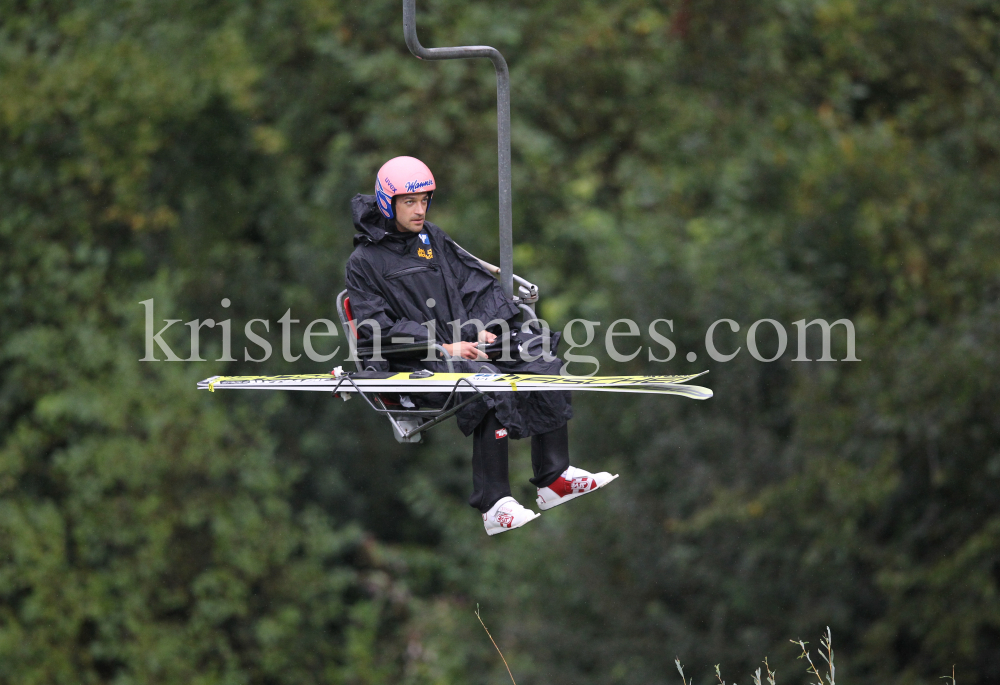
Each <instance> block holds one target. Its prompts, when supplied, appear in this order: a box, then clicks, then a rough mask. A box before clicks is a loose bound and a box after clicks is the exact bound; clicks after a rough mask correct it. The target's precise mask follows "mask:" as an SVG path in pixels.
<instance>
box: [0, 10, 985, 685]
mask: <svg viewBox="0 0 1000 685" xmlns="http://www.w3.org/2000/svg"><path fill="white" fill-rule="evenodd" d="M418 14H419V25H420V33H421V38H422V41H423V43H424V44H425V45H428V46H436V45H452V44H469V43H475V44H488V45H494V46H496V47H498V48H499V49H500V50H501V51H502V52H503V53H504V54H505V56H506V57H507V59H508V61H509V63H510V65H511V77H512V83H513V89H514V91H513V96H512V100H513V111H512V114H513V137H514V146H513V147H514V149H513V152H514V160H515V171H514V180H515V192H514V201H515V204H514V210H515V233H516V235H515V241H516V244H517V252H516V256H515V262H516V266H517V270H518V272H519V273H522V274H524V275H526V276H528V277H529V278H531V279H532V280H534V281H536V282H538V283H539V284H540V285H541V287H542V292H543V300H542V305H541V313H542V314H543V316H544V317H546V318H547V319H548V320H549V321H550V323H552V325H553V326H555V327H561V326H562V325H563V324H564V323H565V322H566V321H568V320H569V319H571V318H574V317H587V318H589V319H593V320H599V321H602V322H604V324H605V327H606V326H607V324H608V323H610V322H611V321H613V320H614V319H617V318H626V317H627V318H633V319H636V320H637V321H639V322H641V323H645V322H648V321H650V320H652V319H654V318H667V319H671V320H673V322H674V334H673V335H672V336H671V338H672V339H673V340H674V341H675V343H676V344H677V349H678V354H677V356H676V357H675V358H674V359H672V360H671V361H670V362H669V363H668V364H661V363H656V362H653V361H651V360H649V359H647V357H646V355H645V353H643V354H642V355H640V356H639V357H637V358H636V359H635V360H634V361H633V362H630V363H628V364H615V363H613V362H611V361H609V360H607V359H603V360H602V361H603V366H602V370H603V371H604V372H621V373H627V372H646V371H655V372H687V371H691V370H702V369H704V368H708V369H710V370H711V371H712V373H711V374H710V376H709V378H710V379H711V380H710V381H708V382H707V383H706V384H707V385H710V386H711V387H713V388H714V389H715V391H716V397H715V399H713V400H712V401H711V402H708V403H697V404H696V403H692V402H683V401H680V400H671V399H661V400H657V399H655V398H645V397H640V398H630V399H627V400H624V401H622V400H621V399H620V398H617V397H616V401H614V402H609V401H607V398H605V397H579V398H578V399H577V401H576V415H577V417H578V419H577V420H576V421H574V422H573V423H571V432H572V441H573V445H574V457H573V459H574V463H577V464H579V465H580V466H583V467H585V468H590V469H592V470H597V469H607V470H612V471H617V472H620V473H621V474H622V478H621V479H620V480H619V481H618V482H616V483H615V485H614V487H612V488H609V489H608V491H607V492H606V493H604V494H602V495H601V496H600V497H595V498H593V501H591V499H590V498H587V499H586V500H582V501H581V502H580V503H579V504H574V505H573V506H571V507H565V508H560V509H557V510H554V511H553V512H551V513H549V514H547V515H546V516H545V517H543V518H542V519H540V521H539V522H538V523H535V524H533V525H532V526H530V527H528V528H526V529H525V530H523V531H518V532H517V533H515V534H511V535H509V536H508V535H505V536H502V537H500V538H497V539H487V538H486V536H485V535H483V533H482V529H481V522H480V521H479V517H478V516H476V515H475V513H474V512H472V511H471V510H470V509H469V508H468V507H467V505H466V504H465V503H464V500H465V497H466V495H467V490H468V488H469V463H468V454H469V452H470V446H469V444H468V441H466V440H465V439H463V438H462V437H461V435H460V434H459V433H458V431H457V429H455V427H454V426H447V427H441V428H437V429H435V431H434V432H433V433H432V434H431V435H430V436H429V439H428V441H427V442H426V443H425V444H424V445H422V446H419V447H413V446H401V445H397V444H396V443H395V442H394V441H393V440H392V438H391V434H390V432H389V429H388V426H387V425H385V423H384V422H383V421H379V420H376V418H377V417H373V416H372V415H371V414H370V413H369V412H367V411H365V408H364V407H360V406H357V405H358V404H360V403H350V404H342V403H340V402H336V403H335V402H332V401H330V399H329V398H318V397H297V396H291V395H290V394H289V395H282V396H278V395H276V396H272V397H263V396H249V397H248V396H235V397H234V396H232V395H227V394H226V393H222V394H217V395H208V394H207V393H198V392H196V391H195V390H194V383H195V381H196V380H198V379H200V378H204V377H207V376H209V375H213V374H218V373H230V374H236V373H288V372H325V371H328V370H329V367H330V366H331V365H332V364H333V362H331V363H328V364H316V363H313V362H310V361H309V360H308V359H307V358H306V357H304V356H303V357H301V358H300V359H298V361H297V362H295V363H287V362H285V361H283V359H282V356H281V352H280V339H279V337H278V323H277V321H278V319H279V318H281V316H282V315H283V314H284V313H285V312H286V311H287V310H289V309H290V310H291V312H292V316H293V317H294V318H296V319H299V320H301V321H310V320H312V319H316V318H336V317H335V316H334V311H333V297H334V296H335V294H336V293H337V292H338V291H339V290H340V289H341V288H342V284H343V264H344V262H345V260H346V257H347V255H348V254H349V253H350V250H351V236H352V233H353V231H352V227H351V222H350V216H349V210H348V201H349V198H350V197H351V196H352V195H354V194H355V193H356V192H370V186H371V184H372V175H373V173H374V171H375V170H376V169H377V168H378V166H379V164H381V163H382V162H383V161H384V160H385V159H387V158H389V157H391V156H395V155H398V154H410V155H414V156H417V157H420V158H422V159H424V160H425V161H426V162H427V163H428V164H429V165H430V167H431V168H432V169H433V170H434V171H435V174H436V176H437V178H438V183H439V186H440V188H441V190H440V191H439V192H438V193H437V196H436V198H435V204H434V212H433V216H432V217H431V218H432V220H433V221H435V223H438V224H439V225H441V226H442V227H444V228H445V229H446V230H448V231H449V232H450V233H451V234H452V235H453V236H455V237H456V239H457V240H458V241H459V242H460V243H462V244H463V245H465V246H466V247H468V248H469V249H471V250H472V251H474V252H476V253H477V254H479V255H480V256H482V257H483V258H485V259H495V258H496V250H497V248H496V238H495V236H496V180H495V179H496V177H495V168H496V157H495V154H496V153H495V150H496V148H495V109H494V107H495V100H494V98H495V94H494V92H495V91H494V81H493V73H492V68H491V67H490V66H489V65H488V64H485V63H483V64H480V63H478V62H446V63H425V62H420V61H418V60H415V59H413V58H412V57H411V56H410V55H409V54H408V53H407V51H406V48H405V46H404V44H403V41H402V35H401V34H402V30H401V12H400V7H399V5H398V3H397V2H385V1H382V0H375V1H373V2H368V3H342V2H326V1H323V0H283V1H281V2H278V1H275V0H257V1H256V2H247V1H246V0H225V1H222V2H215V3H211V4H207V5H206V4H205V3H197V2H190V1H187V0H161V1H156V2H153V1H149V2H122V1H120V0H91V1H90V2H86V3H83V2H61V1H58V0H56V1H53V2H42V1H37V2H36V1H28V2H24V1H20V0H18V1H11V0H6V1H3V2H0V279H2V280H0V283H2V285H0V374H2V376H0V378H2V384H0V683H17V684H19V685H20V684H22V683H103V682H109V683H111V682H113V683H185V684H189V683H261V684H263V683H282V684H284V683H328V682H329V683H383V682H393V683H395V682H406V683H451V682H455V683H486V682H500V681H499V680H497V678H501V677H506V673H505V672H504V671H503V670H502V669H503V667H502V664H500V663H498V662H497V661H496V659H495V655H494V654H492V653H491V651H490V650H491V649H492V647H491V645H489V644H488V642H487V641H486V640H485V636H482V635H480V634H479V633H478V631H479V626H478V623H477V622H476V620H475V617H474V616H473V613H472V611H473V608H474V606H475V603H476V602H477V601H478V602H479V603H480V604H481V605H482V607H483V613H484V616H485V618H486V620H487V622H488V624H489V625H491V628H492V630H493V632H494V635H496V636H497V638H498V641H499V643H500V645H501V646H502V647H503V648H504V650H505V654H506V655H507V657H508V660H509V661H510V662H511V665H512V668H513V669H514V672H515V675H516V676H517V677H518V678H519V682H520V683H522V685H524V684H529V685H530V684H531V683H581V684H587V683H595V684H596V683H666V682H671V683H673V682H676V680H675V679H676V678H677V677H678V676H677V675H676V673H675V672H674V669H673V664H672V660H673V657H674V656H675V655H676V654H680V655H681V656H682V657H683V659H684V661H685V664H686V665H687V668H688V672H689V673H694V675H695V679H696V680H698V681H699V682H700V681H703V680H704V678H707V677H710V672H711V671H710V669H711V666H712V665H713V664H715V663H720V662H721V664H722V666H723V672H724V673H725V674H728V675H729V676H730V677H737V678H744V679H745V678H746V675H747V674H748V672H749V671H750V670H752V669H753V668H755V667H756V666H755V664H756V662H757V661H758V660H759V659H760V658H762V657H763V656H765V655H767V656H768V657H769V658H770V662H771V664H772V666H775V667H776V669H777V671H778V673H779V676H780V677H781V678H782V679H784V678H794V677H795V674H796V673H798V672H799V669H800V668H801V662H797V663H796V662H795V661H794V657H795V656H796V654H797V651H796V649H795V648H794V647H793V646H791V645H789V644H788V642H787V640H788V639H789V638H797V637H803V638H806V639H808V638H809V637H810V636H818V634H819V632H820V631H821V629H822V628H823V627H824V626H826V625H830V626H831V627H832V629H833V633H834V639H835V643H836V645H837V646H839V647H840V655H841V659H842V661H841V662H840V663H839V664H838V665H839V667H840V671H841V676H842V678H846V679H847V680H850V681H852V682H858V683H876V682H878V683H884V682H894V683H931V682H937V677H938V676H941V675H943V674H945V673H946V672H948V669H949V667H950V665H951V664H956V665H957V666H956V668H957V673H958V677H959V680H961V681H963V682H975V683H979V684H982V685H988V684H993V683H1000V606H998V601H1000V600H998V586H1000V494H998V485H1000V447H998V445H1000V419H998V417H997V411H996V408H997V407H998V406H1000V397H998V390H997V387H998V383H997V381H998V380H1000V359H998V352H997V350H998V349H1000V306H998V296H1000V168H998V165H1000V155H998V152H1000V106H998V104H1000V91H998V85H1000V73H998V69H1000V10H998V8H997V6H996V4H995V3H990V2H983V1H981V0H958V1H953V2H947V3H946V2H917V1H916V0H875V1H873V2H865V3H862V2H858V1H856V0H810V1H805V0H804V1H801V2H791V1H786V0H763V1H762V2H758V3H755V4H753V5H747V4H737V3H724V2H718V1H717V0H669V1H666V2H639V1H638V0H616V1H614V2H602V3H597V2H589V1H588V2H582V3H581V2H577V3H570V2H566V1H564V0H544V1H543V2H532V3H528V2H512V3H511V2H508V3H501V4H495V3H494V4H492V5H491V4H489V3H482V2H461V3H460V2H456V1H455V0H434V1H430V2H424V3H421V4H420V6H419V7H418ZM150 298H153V299H154V300H155V313H156V330H159V328H161V327H162V325H163V320H164V319H179V320H181V321H189V320H191V319H195V318H198V319H201V320H204V319H207V318H213V319H215V320H216V321H220V320H223V319H230V320H231V321H232V327H233V341H234V346H233V347H234V356H235V357H236V358H237V359H238V360H239V361H236V362H224V361H211V360H215V359H219V358H220V357H223V356H224V355H223V354H222V349H221V346H220V343H219V340H220V338H219V336H218V330H217V329H215V330H212V329H203V330H202V336H201V337H202V345H201V351H202V353H201V356H202V358H204V359H206V360H209V361H204V362H194V361H192V362H190V363H167V362H159V363H152V362H145V363H142V362H139V361H138V360H139V359H140V357H141V356H142V354H143V348H144V340H143V332H144V328H143V327H144V323H145V319H144V308H143V306H142V305H140V304H139V303H140V302H142V301H145V300H148V299H150ZM224 298H226V299H228V300H230V301H231V306H229V307H226V306H224V304H223V302H222V301H223V299H224ZM841 317H846V318H849V319H851V320H852V321H853V322H854V324H855V325H856V327H857V330H858V349H857V356H858V357H860V359H861V360H862V361H861V362H858V363H845V362H815V361H814V362H810V363H805V362H794V361H792V358H793V356H794V355H795V353H796V350H795V349H794V348H795V345H794V329H793V328H792V327H791V322H792V321H796V320H799V319H803V318H805V319H807V320H811V319H813V318H825V319H827V320H828V321H832V320H834V319H838V318H841ZM253 318H263V319H267V320H269V321H270V322H271V328H270V331H269V335H268V336H267V337H268V338H269V339H270V341H271V343H272V345H273V346H274V350H275V353H274V355H273V356H272V357H271V358H270V360H269V361H267V362H265V363H262V364H255V363H252V362H247V361H244V360H243V355H242V349H243V345H244V338H243V336H242V333H241V331H242V326H243V324H244V323H245V322H246V321H248V320H250V319H253ZM720 318H731V319H734V320H736V321H738V322H739V323H740V325H741V327H742V328H741V331H740V333H739V334H735V335H729V334H728V333H723V334H722V335H720V337H719V339H720V341H721V340H725V341H726V342H725V344H726V345H727V346H728V345H730V344H731V347H730V349H736V347H738V346H741V345H742V346H743V347H744V348H745V346H746V345H745V340H744V339H743V337H742V336H743V335H744V334H745V332H746V329H747V328H748V326H749V325H750V324H751V323H752V322H753V321H756V320H758V319H761V318H771V319H775V320H777V321H780V322H782V323H783V324H784V325H785V327H786V328H788V329H789V331H790V333H792V335H793V340H792V341H791V342H792V345H791V346H790V349H789V350H788V351H786V352H785V354H784V355H783V356H782V357H781V358H780V359H778V360H777V361H774V362H772V363H761V362H758V361H756V360H754V359H753V358H751V357H750V356H749V354H748V352H747V350H746V349H743V351H742V352H741V354H740V355H739V356H737V357H736V359H735V360H734V361H733V362H730V363H726V364H716V363H714V362H711V361H710V360H709V358H708V356H707V354H706V352H705V350H704V343H703V336H704V332H705V330H706V329H707V328H708V326H709V325H710V324H711V323H712V322H713V321H716V320H717V319H720ZM259 330H260V329H259V328H258V331H259ZM296 330H298V331H301V327H300V328H298V329H296ZM603 330H604V329H603V328H602V329H601V331H603ZM188 335H189V331H188V329H187V328H185V327H183V324H181V323H178V324H175V325H174V326H173V327H172V328H171V329H169V330H168V331H167V333H165V334H164V339H165V340H167V341H168V342H169V343H170V344H171V345H172V346H173V349H174V350H176V351H177V352H178V354H179V355H180V356H181V357H185V356H186V354H187V353H188V350H189V349H190V346H189V343H188ZM602 338H603V336H600V335H599V340H600V339H602ZM293 340H294V344H293V346H292V350H290V352H291V353H292V354H293V355H294V354H301V353H302V350H301V349H300V345H299V342H300V340H301V338H300V337H299V336H293ZM835 340H836V336H835ZM813 342H818V341H813ZM775 344H776V343H775V341H774V340H767V339H766V336H764V335H762V336H761V347H762V352H763V353H764V354H766V355H768V356H770V355H772V354H773V351H774V350H775ZM600 346H601V345H600V344H599V343H598V344H595V345H594V353H595V354H600V351H599V350H598V349H597V348H598V347H600ZM251 349H253V348H252V347H251ZM331 349H332V346H331ZM810 349H811V357H812V358H813V359H815V358H816V357H818V356H819V346H818V345H816V346H815V349H813V348H810ZM689 351H693V352H695V353H696V354H697V355H698V360H697V361H695V362H687V361H686V360H685V359H686V358H685V355H686V353H687V352H689ZM662 353H663V352H660V351H658V352H657V354H662ZM158 354H159V355H160V356H161V358H162V356H163V355H162V353H158ZM253 354H258V352H253ZM834 356H835V357H836V358H838V359H842V358H843V357H844V356H845V350H844V349H843V346H842V345H841V346H840V349H835V351H834ZM303 394H309V393H303ZM233 395H238V394H237V393H234V394H233ZM253 395H257V394H256V393H254V394H253ZM526 447H527V445H522V444H517V446H516V448H515V450H514V455H513V463H512V466H513V472H514V475H515V478H516V479H517V481H518V485H517V488H518V490H517V493H516V494H518V496H519V497H520V498H521V499H522V501H530V499H531V498H532V497H533V494H532V493H531V492H530V490H529V488H528V487H526V486H525V479H526V476H527V474H528V472H529V467H528V460H527V451H526ZM737 674H739V675H737Z"/></svg>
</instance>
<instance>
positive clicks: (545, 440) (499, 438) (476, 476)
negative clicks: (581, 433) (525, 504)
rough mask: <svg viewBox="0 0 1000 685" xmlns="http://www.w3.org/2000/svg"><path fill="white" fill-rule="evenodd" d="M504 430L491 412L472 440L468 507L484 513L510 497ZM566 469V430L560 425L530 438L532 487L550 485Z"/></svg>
mask: <svg viewBox="0 0 1000 685" xmlns="http://www.w3.org/2000/svg"><path fill="white" fill-rule="evenodd" d="M509 440H510V438H509V437H507V429H506V428H505V427H504V426H503V424H501V423H500V421H499V419H497V414H496V411H495V410H493V409H491V410H490V411H489V412H487V414H486V416H484V417H483V420H482V421H480V422H479V424H478V425H477V426H476V429H475V431H474V432H473V437H472V496H471V497H469V504H470V505H472V506H473V507H475V508H476V509H478V510H479V511H481V512H482V513H484V514H485V513H486V512H487V511H489V510H490V508H491V507H492V506H493V505H494V504H496V503H497V501H498V500H500V499H502V498H504V497H509V496H510V477H509V475H508V469H507V449H508V441H509ZM568 466H569V431H568V429H567V427H566V424H565V423H564V424H563V425H562V426H560V427H559V428H556V429H555V430H553V431H549V432H548V433H541V434H539V435H533V436H531V469H532V471H534V474H535V476H534V478H531V479H530V480H531V483H532V485H534V486H535V487H536V488H544V487H546V486H548V485H551V484H552V483H553V482H555V480H556V479H557V478H558V477H559V476H560V475H561V474H562V472H563V471H565V470H566V468H567V467H568Z"/></svg>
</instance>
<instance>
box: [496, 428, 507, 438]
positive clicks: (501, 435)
mask: <svg viewBox="0 0 1000 685" xmlns="http://www.w3.org/2000/svg"><path fill="white" fill-rule="evenodd" d="M496 434H497V440H499V439H500V438H506V437H507V429H506V428H501V429H500V430H498V431H496Z"/></svg>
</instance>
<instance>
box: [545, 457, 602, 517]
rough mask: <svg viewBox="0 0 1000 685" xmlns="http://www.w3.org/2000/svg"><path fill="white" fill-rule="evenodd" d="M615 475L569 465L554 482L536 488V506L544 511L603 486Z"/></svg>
mask: <svg viewBox="0 0 1000 685" xmlns="http://www.w3.org/2000/svg"><path fill="white" fill-rule="evenodd" d="M617 477H618V474H617V473H616V474H615V475H613V476H612V475H611V474H610V473H608V472H607V471H601V472H600V473H591V472H590V471H584V470H583V469H578V468H576V467H575V466H570V467H569V468H568V469H566V470H565V471H563V472H562V475H561V476H559V477H558V478H556V480H555V482H554V483H552V484H551V485H549V486H548V487H544V488H538V499H536V500H535V501H536V502H538V508H539V509H541V510H542V511H545V510H546V509H551V508H552V507H558V506H559V505H560V504H563V503H564V502H569V501H570V500H571V499H576V498H577V497H580V496H581V495H586V494H588V493H591V492H594V491H595V490H598V489H600V488H603V487H604V486H605V485H607V484H608V483H610V482H611V481H613V480H614V479H615V478H617Z"/></svg>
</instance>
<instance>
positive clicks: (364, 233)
mask: <svg viewBox="0 0 1000 685" xmlns="http://www.w3.org/2000/svg"><path fill="white" fill-rule="evenodd" d="M351 214H352V215H353V217H354V228H356V229H357V230H358V231H359V232H358V234H357V235H355V236H354V244H355V245H357V244H358V243H362V242H372V243H378V242H381V241H382V240H383V239H384V238H385V236H386V235H387V234H388V233H390V232H391V231H393V232H394V231H395V226H394V225H393V224H391V223H390V222H392V219H386V218H385V216H383V215H382V212H381V211H380V210H379V208H378V205H377V204H376V203H375V196H374V195H361V194H358V195H355V196H354V197H353V198H352V199H351Z"/></svg>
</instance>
